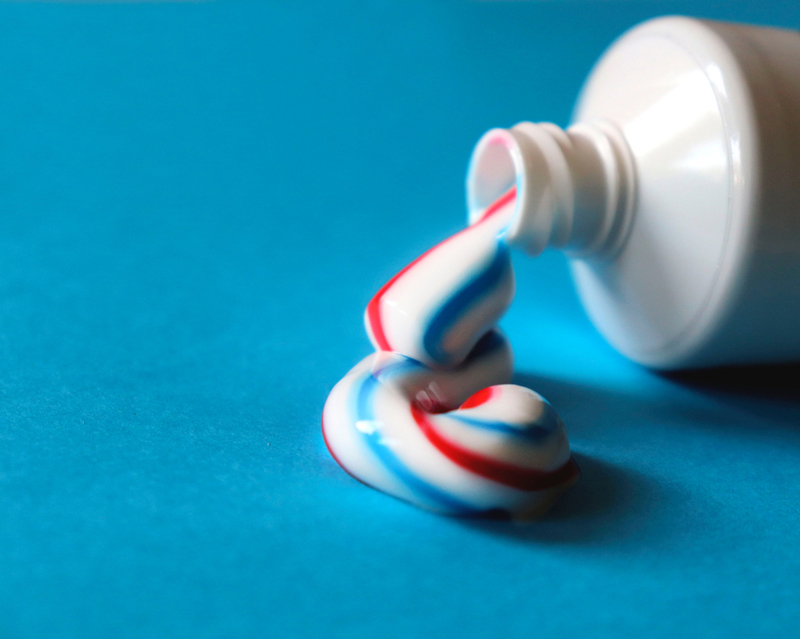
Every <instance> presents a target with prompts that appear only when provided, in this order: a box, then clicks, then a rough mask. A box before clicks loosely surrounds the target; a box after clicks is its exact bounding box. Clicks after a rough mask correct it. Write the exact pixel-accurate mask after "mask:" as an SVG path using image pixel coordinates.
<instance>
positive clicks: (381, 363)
mask: <svg viewBox="0 0 800 639" xmlns="http://www.w3.org/2000/svg"><path fill="white" fill-rule="evenodd" d="M515 195H516V193H515V189H511V190H510V191H508V192H507V193H506V194H505V195H503V196H502V197H500V198H499V199H498V200H497V201H496V202H494V204H492V205H491V206H489V207H487V209H486V210H485V211H484V212H483V214H482V215H481V216H479V219H478V221H477V222H475V223H474V224H473V225H472V226H469V227H467V228H465V229H464V230H462V231H460V232H459V233H456V234H455V235H453V236H452V237H450V238H448V239H447V240H445V241H444V242H442V243H440V244H438V245H436V246H435V247H433V248H432V249H430V250H429V251H428V252H426V253H424V254H423V255H422V256H420V257H419V258H417V259H416V260H414V261H413V262H412V263H411V264H409V265H408V266H407V267H406V268H404V269H403V270H402V271H400V272H399V273H398V274H397V275H395V276H394V277H393V278H392V279H391V280H389V281H388V282H387V283H386V284H385V285H384V286H383V287H382V288H381V289H380V291H378V293H377V294H376V295H375V297H374V298H373V299H372V300H371V301H370V303H369V304H368V305H367V310H366V313H365V324H366V329H367V334H368V335H369V338H370V341H371V342H372V344H373V345H374V346H375V349H376V352H375V353H373V354H372V355H369V356H368V357H366V358H365V359H363V360H362V361H361V362H360V363H359V364H358V365H356V366H355V367H354V368H353V369H352V370H351V371H350V372H349V373H348V374H347V375H346V376H345V377H344V379H342V380H341V381H340V382H339V383H338V384H337V385H336V386H335V387H334V389H333V390H332V391H331V394H330V395H329V397H328V400H327V402H326V403H325V408H324V410H323V415H322V432H323V436H324V438H325V443H326V445H327V446H328V450H329V451H330V452H331V455H332V456H333V457H334V459H335V460H336V461H337V462H338V463H339V465H340V466H342V468H344V469H345V470H346V471H347V472H348V473H350V474H351V475H352V476H353V477H355V478H356V479H358V480H360V481H362V482H363V483H365V484H367V485H369V486H372V487H373V488H376V489H378V490H381V491H383V492H385V493H388V494H390V495H393V496H394V497H398V498H400V499H403V500H405V501H408V502H410V503H412V504H415V505H417V506H420V507H422V508H426V509H429V510H433V511H435V512H439V513H442V514H447V515H458V516H466V517H480V516H484V517H503V518H520V519H521V518H528V517H532V516H536V515H538V514H541V513H542V512H544V510H546V509H547V507H549V506H550V505H551V504H552V503H553V501H555V499H556V498H558V496H559V495H560V494H561V493H563V492H564V491H565V490H566V489H567V488H569V487H570V486H571V485H572V484H574V483H575V481H577V479H578V475H579V472H578V468H577V465H576V464H575V462H574V461H573V459H572V457H571V456H570V449H569V442H568V440H567V434H566V429H565V428H564V424H563V423H562V422H561V420H560V418H559V417H558V415H557V414H556V413H555V411H554V410H553V408H552V407H551V406H550V404H549V403H547V401H546V400H545V399H544V398H542V397H541V396H540V395H538V394H537V393H535V392H533V391H531V390H529V389H527V388H524V387H521V386H515V385H512V384H509V383H508V382H509V381H510V380H511V376H512V373H513V357H512V353H511V347H510V345H509V344H508V341H507V340H506V338H505V337H504V336H503V334H502V333H501V332H500V331H499V330H498V329H497V328H496V325H497V323H498V321H499V320H500V318H501V317H502V316H503V314H504V313H505V311H506V309H507V308H508V306H509V305H510V304H511V301H512V300H513V297H514V272H513V269H512V267H511V258H510V253H509V247H508V245H507V244H506V242H505V239H504V234H505V230H506V227H507V226H508V224H509V222H510V220H511V217H512V215H513V212H514V207H515V205H516V197H515Z"/></svg>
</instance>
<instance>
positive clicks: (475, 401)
mask: <svg viewBox="0 0 800 639" xmlns="http://www.w3.org/2000/svg"><path fill="white" fill-rule="evenodd" d="M492 395H494V389H493V388H492V387H491V386H489V388H484V389H483V390H479V391H478V392H477V393H475V394H474V395H470V396H469V397H468V398H467V401H465V402H464V403H463V404H461V406H459V408H475V407H476V406H481V405H482V404H485V403H486V402H488V401H489V400H490V399H491V398H492Z"/></svg>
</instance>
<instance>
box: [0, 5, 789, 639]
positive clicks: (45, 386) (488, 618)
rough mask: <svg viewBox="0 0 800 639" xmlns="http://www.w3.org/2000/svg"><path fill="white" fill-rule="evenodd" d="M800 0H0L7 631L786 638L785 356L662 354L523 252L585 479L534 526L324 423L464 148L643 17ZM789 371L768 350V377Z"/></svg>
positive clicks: (774, 9)
mask: <svg viewBox="0 0 800 639" xmlns="http://www.w3.org/2000/svg"><path fill="white" fill-rule="evenodd" d="M666 13H684V14H690V15H700V16H707V17H715V18H720V19H734V20H738V21H751V22H758V23H766V24H774V25H782V26H790V27H799V26H800V6H798V5H797V4H796V3H780V2H775V3H766V2H761V3H755V2H753V3H741V2H725V3H723V2H718V3H709V2H666V1H665V2H636V1H630V2H611V1H609V2H579V1H575V2H556V1H554V2H544V3H535V2H534V3H497V2H485V3H455V2H453V3H450V2H410V1H404V2H400V1H398V2H391V3H389V2H369V3H368V2H363V3H350V2H321V3H317V4H313V3H302V4H300V3H276V4H273V5H269V4H268V5H264V4H229V3H223V2H220V3H207V4H137V5H96V4H95V5H87V6H82V5H72V4H65V5H48V4H22V5H17V4H3V5H0V79H1V80H2V81H1V82H0V636H2V637H4V638H5V637H9V638H24V637H47V638H54V639H55V638H58V637H95V636H98V637H101V636H105V637H115V638H126V637H162V636H171V637H193V638H198V637H262V636H276V637H277V636H286V637H302V636H317V637H344V636H348V637H370V638H373V637H421V636H428V637H429V636H457V637H461V638H464V639H467V638H472V637H508V638H516V637H569V636H579V635H581V634H582V635H585V636H592V637H600V636H608V637H621V636H639V637H641V636H648V637H675V636H698V637H699V636H702V637H733V636H747V637H754V636H778V635H781V636H786V635H787V634H791V631H792V629H793V628H795V629H796V626H794V625H793V622H796V621H797V613H798V602H799V601H800V552H798V549H797V544H798V541H799V540H800V533H799V532H798V526H799V525H800V509H799V507H798V499H799V498H800V463H799V462H800V402H799V400H798V392H797V391H798V385H797V382H795V381H794V380H795V379H797V378H798V369H797V368H796V367H785V368H778V369H766V370H764V369H761V370H744V371H733V372H731V371H727V372H719V373H715V374H712V375H709V374H699V375H698V374H696V375H690V376H686V375H684V376H679V377H676V376H672V377H665V376H660V375H656V374H653V373H650V372H648V371H646V370H643V369H641V368H639V367H637V366H635V365H633V364H630V363H628V362H627V361H625V360H624V359H622V358H621V357H620V356H618V355H617V354H615V353H614V352H613V351H612V350H611V349H610V348H609V347H608V346H607V345H605V343H604V342H603V341H602V340H601V338H600V337H599V336H598V335H597V334H596V333H595V332H594V329H593V328H592V327H591V325H590V324H589V323H588V321H587V319H586V318H585V316H584V315H583V312H582V311H581V309H580V307H579V305H578V302H577V300H576V298H575V295H574V293H573V291H572V288H571V285H570V282H569V278H568V274H567V270H566V264H565V261H564V259H563V258H562V257H561V256H560V255H557V254H546V255H545V256H543V257H541V258H540V259H537V260H530V259H518V260H517V266H518V284H519V295H518V299H517V301H516V303H515V305H514V307H513V308H512V310H511V311H510V313H509V315H508V316H507V318H506V320H505V321H504V327H505V329H506V331H507V333H508V334H509V336H510V338H511V340H512V343H513V344H514V346H515V350H516V355H517V369H518V371H519V374H518V381H519V382H521V383H525V384H529V385H530V386H532V387H533V388H535V389H537V390H539V391H540V392H542V393H543V394H544V395H545V396H546V397H548V398H549V399H550V400H551V402H552V403H553V404H554V405H555V407H556V408H557V410H558V411H559V412H560V413H561V415H562V417H563V419H564V421H565V422H566V424H567V426H568V429H569V433H570V438H571V442H572V445H573V448H574V450H575V451H576V457H577V459H578V461H579V463H580V465H581V467H582V469H583V479H582V481H581V483H580V484H579V485H578V486H576V487H575V488H574V489H573V490H572V491H571V492H570V493H569V494H568V495H567V496H566V497H565V498H564V499H563V501H562V502H561V503H560V504H559V505H558V506H557V507H556V508H555V509H554V510H553V511H552V513H551V514H550V516H549V517H547V518H546V519H544V520H542V521H540V522H538V523H536V524H534V525H530V526H514V525H510V524H503V523H499V522H495V523H475V522H472V523H468V522H463V521H459V520H453V519H446V518H441V517H437V516H434V515H430V514H427V513H425V512H421V511H419V510H416V509H414V508H412V507H410V506H407V505H405V504H403V503H400V502H398V501H395V500H393V499H390V498H388V497H385V496H383V495H380V494H378V493H376V492H374V491H371V490H369V489H367V488H365V487H364V486H362V485H360V484H358V483H357V482H355V481H354V480H352V479H351V478H350V477H348V476H347V475H346V474H345V473H344V472H342V471H341V470H340V469H339V468H338V467H337V466H336V465H335V463H334V462H333V461H332V460H331V458H330V457H329V456H328V454H327V452H326V451H325V449H324V446H323V443H322V438H321V436H320V430H319V419H320V412H321V408H322V405H323V403H324V400H325V397H326V395H327V393H328V391H329V390H330V388H331V387H332V386H333V384H334V383H335V382H336V381H337V380H338V379H339V378H340V377H341V376H342V375H343V374H344V373H345V372H346V371H347V370H348V369H349V368H350V367H351V366H352V365H353V364H355V363H356V362H357V361H358V360H360V359H361V358H362V357H363V356H364V355H366V354H367V353H368V352H369V351H370V347H369V344H368V341H367V339H366V336H365V335H364V331H363V328H362V319H361V316H362V312H363V308H364V306H365V304H366V303H367V301H368V299H369V298H370V296H371V295H372V294H373V293H374V292H375V291H376V290H377V288H378V287H379V286H380V284H382V283H383V281H385V280H386V279H387V278H388V277H389V276H391V275H392V274H393V273H394V271H396V270H397V269H399V268H400V267H401V266H403V265H404V264H405V263H406V262H407V261H409V260H410V259H411V258H413V257H415V256H416V255H417V254H418V253H419V252H421V251H422V250H424V249H425V248H427V247H428V246H429V245H431V244H432V243H434V242H435V241H437V240H439V239H441V238H443V237H444V236H445V235H447V234H449V233H452V232H454V231H456V230H457V229H458V228H459V227H460V226H461V225H462V224H463V221H464V217H465V210H464V209H465V207H464V195H463V179H464V173H465V168H466V163H467V159H468V156H469V153H470V150H471V148H472V145H473V144H474V143H475V141H476V140H477V139H478V137H479V136H480V135H481V133H482V132H483V131H484V130H486V129H488V128H490V127H493V126H510V125H511V124H513V123H515V122H517V121H519V120H522V119H530V120H534V121H536V120H551V121H554V122H556V123H559V124H562V125H563V124H566V123H567V121H568V119H569V115H570V111H571V108H572V105H573V102H574V99H575V97H576V95H577V93H578V91H579V89H580V86H581V83H582V81H583V79H584V77H585V76H586V74H587V73H588V71H589V69H590V67H591V65H592V63H593V62H594V61H595V60H596V58H597V57H598V56H599V55H600V53H601V52H602V51H603V49H604V48H605V47H606V46H607V45H608V44H609V43H610V42H611V40H612V39H613V38H614V37H616V36H617V35H619V34H620V33H621V32H622V31H623V30H624V29H626V28H627V27H629V26H632V25H633V24H635V23H637V22H639V21H641V20H643V19H645V18H648V17H651V16H654V15H659V14H666ZM775 373H777V374H778V375H780V376H781V379H782V380H783V381H782V382H781V383H773V382H768V381H765V380H766V376H767V375H768V374H775Z"/></svg>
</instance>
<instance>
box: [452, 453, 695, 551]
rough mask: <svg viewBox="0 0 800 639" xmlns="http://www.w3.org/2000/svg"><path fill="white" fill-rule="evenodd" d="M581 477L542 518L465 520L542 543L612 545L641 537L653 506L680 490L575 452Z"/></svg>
mask: <svg viewBox="0 0 800 639" xmlns="http://www.w3.org/2000/svg"><path fill="white" fill-rule="evenodd" d="M574 457H575V461H577V463H578V466H580V469H581V479H580V481H579V482H578V483H577V484H576V485H575V486H574V487H573V488H572V489H571V490H570V491H569V492H568V493H567V494H566V495H565V496H564V497H563V498H562V499H561V500H560V501H559V502H558V503H557V504H556V505H555V506H553V508H552V509H551V510H550V511H549V512H548V513H547V514H546V515H545V516H544V517H543V518H541V519H538V520H536V521H533V522H530V523H527V522H526V523H522V524H519V523H508V522H499V521H478V520H469V521H467V523H466V525H468V526H470V527H473V528H476V529H478V530H481V531H483V532H487V533H491V534H494V535H502V536H506V537H510V538H513V539H517V540H522V541H526V542H531V543H536V544H541V543H553V544H585V545H604V546H607V545H609V544H610V545H614V542H615V541H616V542H619V543H620V544H623V543H624V544H629V545H630V547H629V549H633V548H635V547H636V546H637V545H638V544H636V542H637V540H639V541H644V539H645V538H646V537H649V536H650V535H651V534H652V529H653V527H654V526H657V525H658V518H651V517H650V515H651V514H654V513H655V510H656V508H659V509H663V508H664V506H666V505H670V504H675V503H676V502H677V501H678V500H679V499H680V495H678V494H676V493H675V491H671V490H669V489H667V487H666V486H663V485H660V484H659V483H658V482H656V481H655V480H653V479H652V478H650V477H647V476H646V475H643V474H642V473H639V472H637V471H633V470H631V469H628V468H623V467H621V466H618V465H616V464H611V463H609V462H607V461H604V460H601V459H598V458H595V457H590V456H588V455H584V454H580V453H575V454H574Z"/></svg>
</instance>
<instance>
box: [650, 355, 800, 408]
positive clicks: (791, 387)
mask: <svg viewBox="0 0 800 639" xmlns="http://www.w3.org/2000/svg"><path fill="white" fill-rule="evenodd" d="M663 377H664V378H665V379H668V380H671V381H673V382H677V383H679V384H684V385H686V386H689V387H691V388H694V389H696V390H698V391H701V392H708V393H712V394H714V395H718V396H733V397H737V398H750V399H777V400H789V401H792V402H800V362H793V363H788V364H778V365H768V366H766V365H765V366H724V367H719V368H706V369H699V370H693V371H680V372H677V373H664V374H663Z"/></svg>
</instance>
